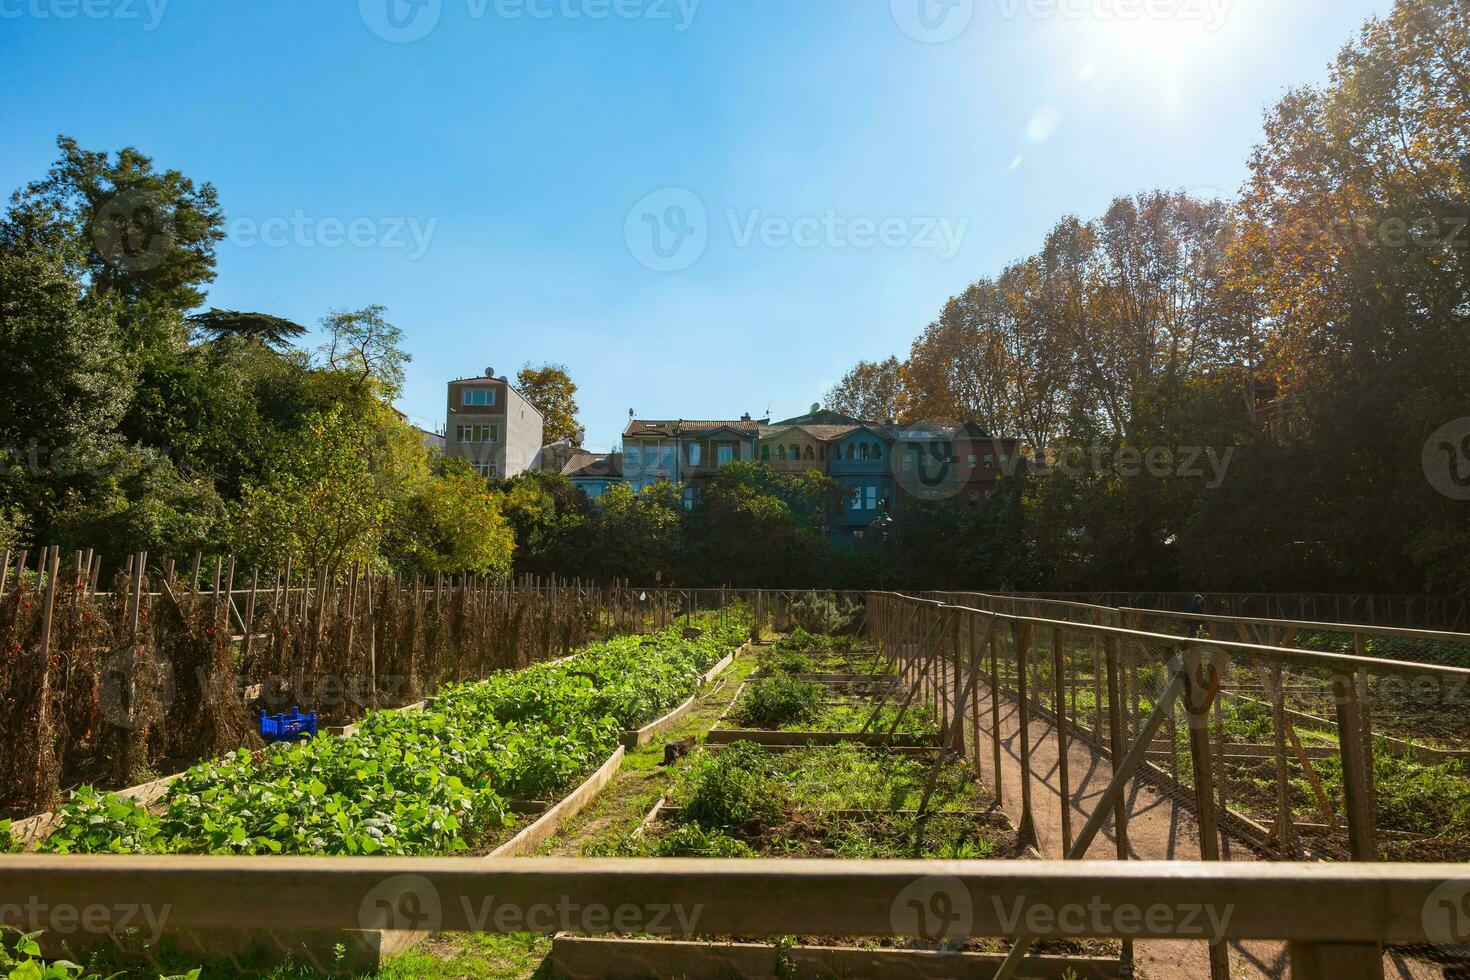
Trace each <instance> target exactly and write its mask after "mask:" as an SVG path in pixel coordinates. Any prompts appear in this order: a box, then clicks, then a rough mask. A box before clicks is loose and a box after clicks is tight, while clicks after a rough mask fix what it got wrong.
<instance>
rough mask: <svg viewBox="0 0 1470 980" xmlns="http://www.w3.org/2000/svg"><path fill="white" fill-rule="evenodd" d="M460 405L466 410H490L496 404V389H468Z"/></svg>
mask: <svg viewBox="0 0 1470 980" xmlns="http://www.w3.org/2000/svg"><path fill="white" fill-rule="evenodd" d="M460 404H461V405H462V406H463V407H464V408H490V407H492V406H493V405H494V404H495V389H494V388H466V389H464V397H463V398H461V399H460Z"/></svg>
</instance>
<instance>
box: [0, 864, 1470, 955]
mask: <svg viewBox="0 0 1470 980" xmlns="http://www.w3.org/2000/svg"><path fill="white" fill-rule="evenodd" d="M1463 874H1464V866H1463V865H1460V864H1438V865H1435V864H1423V865H1420V864H1413V865H1405V864H1384V863H1354V862H1343V863H1336V864H1334V863H1326V862H1324V863H1319V864H1288V863H1279V862H1265V861H1259V862H1258V861H1222V862H1209V863H1205V862H1200V863H1195V862H1147V861H1127V862H1119V861H1097V862H1087V861H1066V862H1063V861H1054V862H1041V861H904V860H896V861H823V860H785V859H774V860H754V861H746V860H729V859H667V860H665V859H652V858H632V859H623V860H603V859H588V858H572V859H560V858H545V859H541V858H538V859H535V860H526V859H507V860H501V859H489V860H487V859H484V858H361V857H345V858H340V857H339V858H333V857H264V858H261V857H191V856H184V855H159V856H135V855H89V856H60V855H36V854H18V855H5V856H0V880H3V881H4V882H5V883H6V891H7V893H8V894H14V895H27V896H35V897H36V901H37V902H39V903H44V904H46V905H48V906H50V907H57V906H60V905H63V904H69V905H75V906H77V907H79V908H80V907H88V908H93V907H97V906H101V908H100V910H99V911H98V913H97V926H98V928H103V927H107V926H111V927H112V928H119V927H121V926H122V924H123V923H122V919H121V916H123V915H124V914H126V915H127V916H128V917H129V919H130V920H131V917H132V916H133V915H134V914H135V909H136V907H137V906H139V905H151V906H153V907H155V908H156V909H161V908H163V907H164V906H167V907H168V908H169V913H170V914H169V919H168V923H167V927H168V928H169V929H190V928H199V929H210V928H226V929H231V928H257V927H267V928H268V927H271V926H283V927H290V928H295V929H315V930H322V931H330V930H338V929H355V928H362V927H363V925H364V922H365V917H367V918H368V919H370V917H371V913H372V911H373V910H372V907H371V906H369V907H368V908H367V910H366V911H365V909H364V906H365V901H366V900H367V899H370V898H372V897H374V896H382V895H383V886H384V885H385V883H393V884H395V886H398V885H401V886H403V887H405V888H406V889H408V887H409V886H410V885H413V886H421V887H423V888H424V889H432V891H433V894H435V895H436V896H437V897H438V899H439V903H438V904H439V914H438V916H437V917H436V918H437V921H436V922H434V923H433V927H434V928H435V929H439V930H446V931H476V930H484V931H500V930H502V929H505V930H506V931H513V932H520V931H539V932H545V933H554V932H560V931H566V929H565V928H564V927H563V926H562V925H561V924H560V923H558V922H556V921H548V922H544V923H542V922H518V923H514V924H513V925H514V926H515V927H514V928H509V927H507V926H506V925H503V924H500V923H497V922H496V921H494V918H493V917H492V918H491V921H489V922H488V923H486V922H483V921H480V919H479V915H478V913H479V911H480V910H481V909H483V908H484V903H485V902H486V901H492V902H493V904H495V905H509V906H516V907H520V908H527V907H529V906H533V905H548V906H550V907H551V908H552V909H553V910H555V909H557V907H558V906H559V905H562V904H565V903H566V902H567V901H568V900H569V901H571V902H572V903H575V905H576V906H577V907H578V908H581V909H586V908H589V907H591V906H594V905H596V906H599V907H601V908H603V909H605V910H606V909H616V908H617V907H618V906H620V905H624V904H631V905H633V906H634V907H635V908H637V909H643V910H645V911H647V910H648V909H649V907H650V904H657V905H660V906H664V907H667V906H674V905H683V906H684V907H685V908H686V909H687V910H692V909H693V908H694V907H695V906H698V907H699V908H700V914H699V918H698V921H697V922H696V923H693V924H692V928H693V929H694V931H696V932H698V933H700V934H707V933H708V934H735V935H750V936H784V935H792V934H805V935H849V936H890V935H894V934H895V920H894V915H893V908H894V906H895V903H896V902H898V901H899V900H900V899H901V897H902V896H904V895H905V894H906V893H908V894H911V893H910V892H909V891H908V890H909V889H910V888H911V886H912V885H913V884H914V882H915V880H916V879H922V878H926V877H932V876H940V877H943V878H945V879H946V884H947V885H948V886H950V887H952V888H954V889H956V890H957V891H956V894H957V895H958V896H959V897H960V898H962V899H964V898H968V899H969V900H970V901H971V905H972V908H971V913H972V923H971V926H970V929H969V934H970V935H972V936H1002V935H1005V934H1006V933H1007V931H1008V930H1013V929H1014V928H1015V927H1016V923H1015V922H1014V921H1012V919H1011V914H1010V913H1011V910H1012V909H1013V908H1014V905H1015V902H1014V899H1015V898H1017V897H1020V898H1022V899H1023V900H1024V904H1025V905H1026V906H1028V907H1029V906H1032V905H1040V906H1043V907H1051V908H1058V907H1061V906H1064V905H1067V904H1068V903H1071V902H1076V901H1077V900H1078V896H1102V897H1103V898H1104V899H1105V900H1106V901H1107V902H1109V903H1111V904H1112V906H1113V907H1119V906H1122V905H1131V906H1137V907H1139V908H1141V909H1147V908H1150V907H1152V906H1154V905H1156V904H1159V903H1163V904H1165V905H1172V906H1175V907H1179V908H1183V907H1185V906H1187V907H1189V908H1191V909H1197V908H1198V904H1199V901H1200V896H1201V895H1207V896H1209V897H1210V899H1211V900H1212V901H1214V902H1217V903H1219V905H1220V908H1224V907H1225V906H1230V907H1232V908H1233V913H1232V914H1231V915H1230V917H1229V920H1228V922H1223V923H1221V925H1220V932H1221V934H1222V935H1223V936H1224V938H1226V939H1229V940H1232V941H1233V940H1253V939H1273V940H1282V939H1285V940H1292V939H1295V940H1301V941H1308V942H1318V943H1323V942H1325V943H1350V942H1359V943H1361V942H1365V941H1372V942H1383V943H1392V944H1401V943H1426V942H1432V941H1434V939H1435V937H1434V936H1432V935H1430V931H1429V930H1430V929H1431V928H1432V923H1430V924H1426V922H1425V916H1424V909H1425V907H1426V903H1427V902H1429V901H1430V899H1431V898H1432V897H1433V896H1434V895H1435V894H1436V890H1437V889H1441V888H1442V887H1443V884H1444V882H1446V881H1452V880H1457V879H1459V878H1460V877H1462V876H1463ZM403 876H408V877H409V878H411V879H413V881H412V882H404V881H403ZM409 890H411V889H409ZM98 895H109V896H116V898H115V899H114V901H115V902H116V903H120V904H119V905H102V903H98V902H97V896H98ZM995 896H999V897H1001V898H1002V899H1004V900H1003V901H1001V902H995V901H992V898H993V897H995ZM1082 901H1083V903H1084V905H1085V903H1086V901H1087V899H1086V898H1083V899H1082ZM122 903H125V904H122ZM25 914H26V913H25V909H24V907H23V906H22V907H17V906H16V905H15V904H9V905H7V904H3V903H0V925H6V926H12V927H19V926H22V925H24V921H23V920H24V917H25ZM551 918H552V919H553V920H555V918H556V916H552V917H551ZM668 918H669V917H668V916H667V915H664V916H663V917H662V919H661V921H659V922H654V921H652V920H651V919H649V920H646V921H642V922H638V923H636V924H635V926H636V928H638V929H639V930H640V931H644V932H648V933H650V934H658V935H676V934H678V932H679V931H680V926H679V924H678V923H677V922H672V923H671V922H669V921H667V920H668ZM1140 919H1141V921H1136V920H1132V919H1124V918H1123V917H1118V918H1112V917H1101V918H1100V919H1098V920H1096V921H1092V920H1088V921H1084V922H1082V923H1079V924H1078V925H1077V926H1076V927H1075V928H1076V930H1077V931H1076V932H1075V933H1074V932H1069V929H1072V928H1073V927H1071V926H1069V925H1068V920H1069V917H1068V916H1057V917H1056V918H1055V919H1053V920H1050V921H1046V922H1036V921H1034V920H1033V919H1032V917H1029V916H1024V915H1023V917H1022V924H1023V926H1024V927H1025V928H1027V929H1033V930H1034V931H1035V932H1036V933H1037V935H1039V936H1042V937H1057V938H1064V937H1067V936H1069V935H1076V934H1081V933H1082V932H1085V933H1086V934H1089V935H1094V936H1096V937H1097V938H1123V937H1124V936H1125V935H1128V934H1131V933H1133V932H1134V930H1137V932H1136V934H1135V935H1133V938H1136V939H1145V938H1155V939H1199V938H1201V937H1200V936H1199V935H1198V934H1197V933H1196V932H1194V931H1188V930H1187V928H1186V926H1188V927H1189V930H1192V929H1194V928H1197V927H1198V921H1197V917H1195V916H1191V917H1190V918H1189V921H1188V923H1186V922H1185V920H1184V917H1182V916H1175V917H1173V918H1171V919H1169V920H1168V921H1166V920H1165V917H1161V916H1141V917H1140ZM104 920H105V921H104ZM897 931H898V932H899V933H906V932H907V931H910V930H909V928H908V927H904V928H900V929H898V930H897ZM912 931H918V928H917V925H915V926H914V927H913V928H912Z"/></svg>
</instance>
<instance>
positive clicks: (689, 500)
mask: <svg viewBox="0 0 1470 980" xmlns="http://www.w3.org/2000/svg"><path fill="white" fill-rule="evenodd" d="M684 509H685V510H693V509H694V488H693V487H685V488H684Z"/></svg>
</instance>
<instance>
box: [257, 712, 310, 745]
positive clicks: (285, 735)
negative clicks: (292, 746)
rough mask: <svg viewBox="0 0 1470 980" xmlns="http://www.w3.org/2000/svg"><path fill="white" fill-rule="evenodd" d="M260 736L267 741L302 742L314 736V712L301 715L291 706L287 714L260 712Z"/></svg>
mask: <svg viewBox="0 0 1470 980" xmlns="http://www.w3.org/2000/svg"><path fill="white" fill-rule="evenodd" d="M260 737H261V738H263V739H265V740H266V741H267V742H304V741H306V740H307V739H309V738H315V737H316V712H315V711H313V712H312V713H311V714H309V715H303V714H302V713H301V709H300V708H298V707H294V706H293V707H292V708H291V713H290V714H289V715H275V716H271V715H268V714H266V713H265V712H264V711H262V712H261V713H260Z"/></svg>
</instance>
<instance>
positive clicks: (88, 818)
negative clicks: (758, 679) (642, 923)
mask: <svg viewBox="0 0 1470 980" xmlns="http://www.w3.org/2000/svg"><path fill="white" fill-rule="evenodd" d="M747 625H748V624H747V623H746V622H744V621H743V620H742V618H741V617H738V616H727V617H726V622H725V624H724V625H720V624H719V623H718V621H712V622H711V623H710V624H709V625H708V628H706V629H705V630H704V631H703V632H702V634H701V635H700V636H699V637H698V638H697V639H686V638H685V637H684V633H683V629H682V627H670V628H669V629H666V630H664V631H662V632H660V633H657V634H654V635H653V636H646V637H622V638H618V639H614V640H609V641H607V642H605V643H601V644H597V645H594V646H591V647H588V648H585V649H584V650H582V651H581V652H580V653H579V654H577V655H575V656H574V657H573V658H571V659H569V660H564V661H560V662H557V663H549V664H542V665H538V666H536V667H532V668H530V669H528V670H525V671H521V672H517V673H505V674H500V675H497V676H495V677H493V678H491V679H490V680H488V681H483V682H479V683H475V684H467V685H464V686H462V687H458V688H453V689H450V690H448V691H445V692H444V693H443V694H441V695H440V697H439V698H438V700H437V701H436V703H435V705H434V710H432V711H429V712H425V713H422V714H392V713H380V714H376V715H372V716H370V717H369V718H368V719H367V720H366V721H364V722H363V723H362V725H361V726H360V727H359V729H358V730H357V732H356V733H355V734H353V735H352V736H350V737H347V738H317V739H312V740H310V741H307V742H302V743H297V744H289V745H277V746H273V747H271V748H269V749H267V750H265V751H263V752H259V753H251V752H248V751H245V750H241V751H240V752H238V753H236V754H235V755H234V756H231V757H228V758H226V759H223V760H218V761H214V762H208V763H203V764H201V765H198V766H195V767H194V768H193V769H191V770H190V771H189V772H188V773H186V774H185V775H184V776H182V777H181V778H180V779H178V780H177V781H176V782H175V783H174V784H173V785H172V786H171V787H170V789H169V792H168V793H167V795H166V796H165V797H164V798H163V800H162V801H161V802H160V804H159V805H158V807H157V810H156V812H155V811H154V810H149V809H147V808H145V807H142V806H139V805H138V804H136V803H133V802H130V801H128V800H124V799H121V798H119V797H117V796H110V795H104V794H100V793H98V792H96V791H95V790H93V789H92V788H90V787H83V788H82V789H80V790H78V791H77V792H76V793H74V794H73V795H72V797H71V799H70V800H68V802H67V803H66V804H65V805H64V806H63V807H62V809H61V813H62V820H61V823H60V826H59V828H58V829H57V830H56V831H55V833H53V834H52V835H51V836H50V837H48V838H46V839H45V840H43V841H42V842H41V844H40V849H41V850H43V851H52V852H58V853H170V852H177V853H188V854H340V855H356V854H362V855H384V856H400V855H415V854H436V853H449V852H456V851H463V850H466V849H468V848H470V847H472V846H474V844H475V843H477V842H479V841H482V840H485V839H486V838H488V837H489V835H491V834H493V833H495V832H497V831H499V830H501V829H503V828H504V827H506V826H507V825H508V824H509V823H510V822H511V820H512V817H511V811H510V807H509V802H508V801H509V800H511V799H517V798H519V799H546V798H548V797H550V796H553V795H555V794H557V793H559V792H562V791H564V790H566V789H567V788H569V787H570V786H572V785H573V784H574V783H575V782H576V780H577V779H578V778H579V777H580V776H582V775H584V774H585V773H587V772H590V771H591V770H592V769H594V768H596V767H597V766H598V765H599V764H600V763H601V762H603V761H604V760H605V759H606V758H607V757H608V755H609V754H610V753H611V752H612V751H613V749H614V748H615V747H616V746H617V743H618V739H619V737H620V735H621V733H622V731H623V730H624V729H626V728H636V727H639V726H641V725H643V724H646V723H648V722H649V721H652V720H654V719H655V718H657V717H658V716H659V715H660V714H663V713H665V712H667V711H668V710H669V709H671V708H673V707H675V706H676V705H678V704H679V703H680V702H681V701H683V700H685V699H686V698H688V697H689V696H690V695H691V694H692V693H693V692H694V691H695V690H696V689H697V687H698V684H699V679H700V677H701V675H702V674H703V673H704V672H705V671H707V670H708V669H709V668H710V667H711V666H713V665H714V664H715V663H716V662H717V661H718V660H719V659H720V658H721V657H722V656H724V654H725V653H727V652H728V651H729V650H730V649H731V648H733V647H735V646H738V645H739V644H740V642H741V641H742V638H743V634H744V631H745V629H746V628H747Z"/></svg>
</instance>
